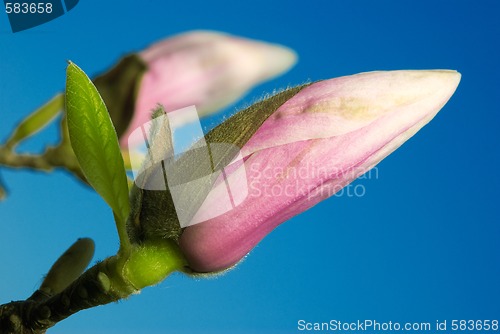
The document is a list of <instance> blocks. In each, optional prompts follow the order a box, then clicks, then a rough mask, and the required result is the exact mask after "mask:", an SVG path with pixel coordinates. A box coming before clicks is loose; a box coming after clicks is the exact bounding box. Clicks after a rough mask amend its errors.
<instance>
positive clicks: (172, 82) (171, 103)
mask: <svg viewBox="0 0 500 334" xmlns="http://www.w3.org/2000/svg"><path fill="white" fill-rule="evenodd" d="M138 56H139V58H140V59H141V60H142V62H144V64H145V66H146V69H145V70H144V73H143V74H142V78H141V80H140V84H139V86H138V87H136V88H135V89H136V95H137V97H136V101H135V111H134V112H133V116H132V120H131V122H130V124H129V125H128V127H127V130H126V131H125V133H124V135H123V136H121V142H120V144H121V145H122V146H124V147H126V146H127V145H128V142H127V141H128V137H129V135H130V134H131V133H132V132H133V130H135V129H136V128H138V127H139V126H141V125H142V124H144V123H146V122H147V121H149V120H150V117H151V110H153V109H154V108H155V107H156V106H157V105H158V104H162V105H163V107H164V108H165V110H166V111H167V112H169V111H173V110H177V109H180V108H183V107H187V106H190V105H196V108H197V110H198V112H199V113H200V115H206V114H208V113H212V112H214V111H217V110H219V109H221V108H224V107H226V106H228V105H229V104H231V103H233V102H235V101H237V100H238V99H239V98H240V97H241V96H242V95H244V94H245V93H246V91H248V90H249V89H250V88H252V87H253V86H254V85H256V84H258V83H260V82H262V81H265V80H268V79H270V78H273V77H275V76H277V75H279V74H282V73H283V72H285V71H286V70H288V69H289V68H290V67H291V66H292V65H294V64H295V62H296V55H295V53H294V52H293V51H292V50H290V49H288V48H286V47H283V46H280V45H274V44H269V43H265V42H258V41H253V40H250V39H245V38H241V37H235V36H231V35H226V34H222V33H216V32H209V31H195V32H189V33H184V34H181V35H178V36H174V37H171V38H168V39H166V40H164V41H162V42H159V43H156V44H154V45H152V46H151V47H149V48H148V49H146V50H144V51H142V52H140V53H139V55H138ZM96 85H97V84H96ZM97 86H98V88H99V89H100V87H99V85H97ZM100 91H101V92H102V90H101V89H100ZM104 98H105V96H104ZM109 100H110V102H108V104H109V103H113V101H115V100H116V99H114V100H113V99H109ZM105 101H106V98H105Z"/></svg>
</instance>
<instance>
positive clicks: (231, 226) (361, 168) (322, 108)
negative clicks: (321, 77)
mask: <svg viewBox="0 0 500 334" xmlns="http://www.w3.org/2000/svg"><path fill="white" fill-rule="evenodd" d="M459 81H460V74H459V73H457V72H455V71H446V70H435V71H390V72H369V73H361V74H357V75H352V76H347V77H341V78H336V79H331V80H325V81H320V82H316V83H314V84H312V85H310V86H307V87H305V88H303V89H302V90H300V91H299V92H298V93H297V94H296V95H295V96H293V97H292V98H291V99H289V100H288V101H287V102H286V103H284V104H283V105H282V106H281V107H279V108H278V109H277V110H276V111H275V112H274V113H273V114H272V115H271V116H270V117H269V118H268V119H267V120H266V121H265V122H264V123H263V124H262V126H261V127H260V128H259V129H258V130H257V132H256V133H255V134H254V135H253V136H252V138H251V139H250V140H249V141H248V142H247V143H246V144H245V145H244V146H243V147H242V149H241V153H242V156H243V157H244V161H245V162H244V164H240V166H237V167H235V168H227V169H226V171H225V172H226V175H225V176H226V177H227V179H228V182H222V183H220V184H218V185H216V186H215V187H217V186H223V185H224V183H227V184H231V188H232V189H235V187H236V186H235V184H238V183H237V182H238V180H240V184H238V187H239V188H238V189H242V191H245V192H247V195H246V197H245V198H244V200H243V201H242V202H241V203H240V204H239V205H237V206H235V207H234V208H233V209H232V210H229V211H227V212H225V213H223V214H221V215H218V216H215V217H213V218H211V219H208V220H206V221H203V222H201V223H198V224H195V225H191V226H188V227H187V228H186V229H185V230H184V231H183V234H182V235H181V237H180V239H179V242H180V246H181V249H182V250H183V252H184V254H185V256H186V258H187V259H188V261H189V265H190V266H191V268H192V269H193V270H195V271H198V272H214V271H219V270H223V269H225V268H228V267H230V266H232V265H234V264H235V263H237V262H238V261H240V260H241V259H242V258H243V257H244V256H245V255H246V254H247V253H248V252H249V251H250V250H251V249H252V248H253V247H254V246H255V245H256V244H257V243H258V242H259V241H260V240H262V238H264V237H265V236H266V235H267V234H268V233H269V232H270V231H272V230H273V229H274V228H275V227H277V226H278V225H279V224H281V223H282V222H284V221H286V220H288V219H289V218H291V217H293V216H295V215H297V214H299V213H301V212H303V211H304V210H307V209H308V208H310V207H312V206H314V205H315V204H317V203H318V202H320V201H322V200H324V199H326V198H328V197H330V196H332V195H333V194H335V192H337V191H339V190H340V189H342V187H344V186H345V185H347V184H349V183H350V182H351V181H353V180H354V179H355V178H357V177H358V176H360V175H361V174H363V173H365V172H366V171H368V170H369V169H370V168H372V167H373V166H375V165H376V164H377V163H378V162H380V161H381V160H382V159H383V158H385V157H386V156H388V155H389V154H390V153H391V152H393V151H394V150H395V149H396V148H398V147H399V146H400V145H401V144H403V143H404V142H405V141H406V140H408V139H409V138H410V137H411V136H413V135H414V134H415V133H416V132H417V131H418V130H419V129H420V128H422V127H423V126H424V125H425V124H427V123H428V122H429V121H430V120H431V119H432V118H433V117H434V116H435V115H436V114H437V112H438V111H439V110H440V109H441V108H442V107H443V106H444V104H445V103H446V102H447V101H448V99H449V98H450V97H451V95H452V94H453V93H454V91H455V89H456V87H457V86H458V83H459ZM242 170H243V172H244V173H246V178H241V177H238V178H236V177H235V178H233V179H231V176H232V175H239V176H241V172H242ZM241 180H244V181H241ZM209 197H212V198H213V196H209ZM216 205H217V203H216V200H214V202H213V203H204V204H203V206H202V208H205V210H206V208H211V207H215V206H216ZM197 215H199V213H198V214H197ZM206 216H209V217H210V214H206Z"/></svg>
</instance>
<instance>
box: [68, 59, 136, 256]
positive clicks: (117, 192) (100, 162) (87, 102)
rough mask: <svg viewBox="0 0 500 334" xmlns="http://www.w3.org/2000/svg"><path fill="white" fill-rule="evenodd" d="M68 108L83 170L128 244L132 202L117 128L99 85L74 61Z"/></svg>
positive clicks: (70, 127) (73, 141)
mask: <svg viewBox="0 0 500 334" xmlns="http://www.w3.org/2000/svg"><path fill="white" fill-rule="evenodd" d="M66 112H67V122H68V130H69V138H70V141H71V146H72V147H73V150H74V152H75V155H76V157H77V159H78V162H79V163H80V167H81V169H82V171H83V174H84V175H85V177H86V178H87V180H88V182H89V184H90V185H91V186H92V187H94V189H95V190H96V191H97V192H98V193H99V194H100V195H101V196H102V198H103V199H104V200H105V201H106V203H108V205H109V206H110V207H111V208H112V209H113V211H114V213H115V217H116V220H117V228H118V234H119V235H120V241H121V243H122V245H123V246H125V245H124V243H125V242H127V241H128V238H127V237H126V228H125V221H126V219H127V217H128V214H129V212H130V205H129V197H128V186H127V175H126V173H125V167H124V165H123V158H122V155H121V153H120V146H119V144H118V138H117V136H116V131H115V128H114V127H113V123H112V122H111V118H110V117H109V113H108V111H107V109H106V105H105V104H104V102H103V100H102V98H101V96H100V95H99V92H98V91H97V89H96V87H95V86H94V84H93V83H92V81H90V79H89V78H88V77H87V75H86V74H85V73H84V72H83V71H82V70H81V69H80V68H79V67H78V66H76V65H75V64H73V63H71V62H70V63H69V65H68V68H67V71H66Z"/></svg>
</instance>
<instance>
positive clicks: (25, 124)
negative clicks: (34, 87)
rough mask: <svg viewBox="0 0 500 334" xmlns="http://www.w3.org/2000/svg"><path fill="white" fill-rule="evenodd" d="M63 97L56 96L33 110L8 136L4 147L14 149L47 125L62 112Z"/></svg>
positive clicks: (60, 95)
mask: <svg viewBox="0 0 500 334" xmlns="http://www.w3.org/2000/svg"><path fill="white" fill-rule="evenodd" d="M63 105H64V97H63V95H62V94H57V95H56V96H54V97H53V98H52V99H51V100H50V101H49V102H47V103H46V104H44V105H43V106H41V107H40V108H39V109H37V110H35V112H33V113H32V114H30V115H29V116H28V117H26V118H25V119H23V120H22V121H21V123H19V125H18V126H17V128H16V129H15V130H14V132H13V133H12V134H11V135H10V137H9V139H8V140H7V142H6V144H5V146H7V147H9V148H14V147H15V146H16V145H17V144H19V143H20V142H21V141H23V140H24V139H26V138H28V137H31V136H32V135H34V134H35V133H37V132H38V131H40V130H42V129H43V128H44V127H45V126H47V124H49V123H50V122H51V121H52V120H53V119H54V118H55V117H56V116H57V115H58V114H59V112H60V111H61V110H62V108H63Z"/></svg>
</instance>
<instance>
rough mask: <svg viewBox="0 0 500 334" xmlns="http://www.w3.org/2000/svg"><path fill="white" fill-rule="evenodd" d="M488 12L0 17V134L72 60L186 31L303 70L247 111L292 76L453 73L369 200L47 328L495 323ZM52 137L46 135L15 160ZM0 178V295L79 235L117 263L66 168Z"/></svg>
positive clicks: (296, 10)
mask: <svg viewBox="0 0 500 334" xmlns="http://www.w3.org/2000/svg"><path fill="white" fill-rule="evenodd" d="M499 16H500V2H498V1H457V0H454V1H436V0H433V1H422V0H419V1H397V0H395V1H372V0H367V1H340V0H339V1H308V2H305V1H302V2H298V1H245V2H227V3H226V2H221V1H176V2H167V1H165V2H164V1H151V0H150V1H131V0H124V1H109V2H102V1H80V3H79V4H78V6H76V7H75V8H74V9H73V10H72V11H70V12H69V13H67V14H65V15H64V16H62V17H60V18H58V19H56V20H54V21H51V22H49V23H47V24H45V25H42V26H39V27H36V28H34V29H30V30H27V31H24V32H20V33H16V34H13V33H12V32H11V30H10V27H9V25H8V20H7V16H6V15H5V14H1V13H0V78H1V79H0V112H1V116H2V121H1V122H0V133H1V134H2V140H3V139H5V136H6V135H7V133H9V132H10V130H11V129H12V128H13V126H14V125H15V124H16V123H17V122H18V121H19V120H20V119H22V118H23V117H24V116H25V115H27V114H28V113H29V112H31V111H32V110H34V109H35V108H36V107H38V106H40V105H41V104H42V103H43V102H45V101H46V100H47V99H48V98H49V97H51V96H53V95H54V94H55V93H56V92H58V91H60V90H61V89H62V88H63V87H64V80H65V77H64V76H65V67H66V60H67V59H71V60H72V61H74V62H76V63H77V64H79V66H81V67H82V68H83V69H84V70H85V71H87V72H88V73H89V74H95V73H98V72H100V71H102V70H104V69H106V68H107V67H109V66H111V65H112V64H113V63H114V62H115V61H116V60H117V59H118V58H119V57H120V56H122V55H123V54H125V53H127V52H131V51H134V50H140V49H142V48H144V47H146V46H147V45H149V44H150V43H152V42H154V41H157V40H159V39H161V38H163V37H165V36H168V35H171V34H174V33H178V32H182V31H187V30H192V29H212V30H220V31H226V32H229V33H232V34H236V35H242V36H246V37H250V38H255V39H261V40H266V41H270V42H276V43H281V44H284V45H287V46H289V47H291V48H293V49H295V50H296V51H297V53H298V54H299V56H300V60H299V63H298V64H297V66H296V67H295V68H294V69H293V70H292V71H290V72H289V73H287V74H286V75H284V76H282V77H280V78H278V79H276V80H274V81H272V82H269V83H266V84H264V85H261V86H259V87H257V88H255V89H254V90H253V91H252V92H251V94H249V95H247V96H246V98H245V101H246V102H247V103H248V102H249V101H252V100H253V99H255V98H258V97H260V96H262V93H263V92H270V91H272V90H273V89H274V88H282V87H285V86H286V85H288V84H299V83H302V82H304V81H305V80H307V79H310V80H318V79H326V78H331V77H336V76H341V75H348V74H353V73H357V72H363V71H370V70H389V69H429V68H449V69H456V70H458V71H460V72H461V73H462V75H463V77H462V82H461V83H460V86H459V87H458V90H457V92H456V93H455V95H454V96H453V97H452V98H451V100H450V102H449V103H448V104H447V105H446V106H445V107H444V108H443V110H442V111H441V112H440V113H439V114H438V115H437V117H436V118H435V119H434V120H433V121H432V122H431V123H430V124H429V125H428V126H426V127H425V128H424V129H422V130H421V131H420V132H419V133H418V134H417V135H416V136H415V137H414V138H412V139H411V140H410V141H409V142H408V143H406V144H405V145H404V146H403V147H402V148H400V149H399V150H398V151H397V152H395V153H394V154H393V155H391V156H390V157H388V158H387V159H385V160H384V161H383V162H382V163H381V164H379V166H378V178H372V179H364V180H358V181H356V184H362V185H363V186H364V187H365V188H366V195H365V196H363V197H348V196H340V197H332V198H330V199H329V200H326V201H324V202H322V203H320V204H319V205H317V206H316V207H314V208H313V209H311V210H309V211H307V212H305V213H303V214H301V215H300V216H298V217H295V218H294V219H291V220H290V221H289V222H287V223H285V224H283V225H281V226H280V227H279V228H278V229H277V230H276V231H274V232H273V233H272V234H270V235H269V236H268V237H267V238H266V239H265V240H264V241H263V242H262V243H260V244H259V246H258V247H257V248H255V250H254V251H253V252H252V253H251V254H250V256H248V258H247V259H246V260H245V261H244V262H243V263H242V264H241V265H239V266H238V267H237V268H236V269H235V270H233V271H231V272H229V273H228V274H227V275H224V276H222V277H219V278H217V279H203V280H201V279H200V280H193V279H191V278H188V277H185V276H182V275H180V274H178V275H173V276H171V277H170V278H168V279H167V280H166V281H164V282H163V283H161V284H160V285H159V286H156V287H153V288H147V289H145V290H144V291H143V292H142V293H141V294H140V295H139V296H132V297H131V298H130V299H129V300H126V301H123V302H120V303H116V304H111V305H107V306H103V307H98V308H95V309H91V310H86V311H83V312H81V313H79V314H77V315H74V316H72V317H71V318H69V319H67V320H65V321H63V322H61V323H60V324H58V325H57V326H56V327H54V328H53V330H52V331H49V333H145V332H148V333H222V332H227V333H295V332H298V331H297V321H298V320H300V319H304V320H306V321H312V322H316V321H321V322H323V321H329V320H330V319H338V320H341V321H354V320H357V319H361V320H364V319H375V320H377V321H389V320H391V321H393V322H394V321H400V322H405V321H411V322H431V323H433V324H434V323H435V321H436V320H445V319H448V320H449V321H450V320H451V319H499V318H500V300H499V299H500V284H499V282H500V213H499V204H500V203H499V202H500V201H499V199H500V196H499V193H498V189H499V188H500V182H499V181H500V176H499V175H500V174H499V173H498V164H499V162H500V150H499V149H498V144H499V143H500V110H499V102H500V101H499V99H500V91H499V89H500V81H499V77H500V66H499V65H498V59H500V52H499V41H500V20H499V19H498V18H499ZM234 110H235V107H234V106H232V107H231V108H229V111H230V112H233V111H234ZM209 121H211V122H214V121H216V118H212V119H211V120H209ZM56 140H57V135H56V130H55V128H54V127H52V128H49V129H47V130H45V131H44V132H43V133H41V134H39V136H38V137H37V139H33V140H32V141H30V142H29V143H27V144H23V145H22V146H21V147H20V150H29V151H33V150H40V149H41V148H42V147H43V145H44V144H46V143H48V142H55V141H56ZM1 173H2V178H3V180H4V181H5V182H6V183H7V185H8V186H9V189H10V191H11V193H10V196H9V198H8V199H7V201H5V202H3V203H0V258H1V260H0V261H1V266H0V270H1V272H0V287H1V288H0V301H1V302H8V301H10V300H11V299H24V298H26V297H28V296H29V295H30V294H31V293H32V292H33V291H34V289H36V287H37V285H38V284H39V283H40V282H41V280H42V275H43V274H44V273H45V272H46V271H47V270H48V268H49V267H50V265H51V264H52V262H53V261H54V260H55V259H56V258H57V257H58V256H59V254H60V253H62V252H63V251H64V250H65V248H66V247H68V246H69V245H70V244H71V243H72V242H73V241H74V240H76V239H77V238H78V237H82V236H88V237H92V238H93V239H94V240H95V241H96V245H97V249H96V258H95V259H104V258H105V257H107V256H109V255H112V254H114V252H115V251H116V249H117V246H118V239H117V236H116V233H115V230H114V225H113V221H112V215H111V213H110V211H109V209H108V208H107V207H106V205H105V204H104V203H103V201H102V200H101V199H100V198H99V197H98V196H97V195H96V194H94V193H93V192H92V191H90V190H88V189H86V188H85V187H82V186H81V185H80V184H79V183H78V182H76V181H75V180H74V179H73V178H71V177H70V176H68V175H67V174H65V173H64V172H60V171H57V172H54V173H52V175H47V174H44V173H36V172H30V171H26V170H25V171H20V172H17V171H12V170H5V169H2V170H1Z"/></svg>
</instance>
